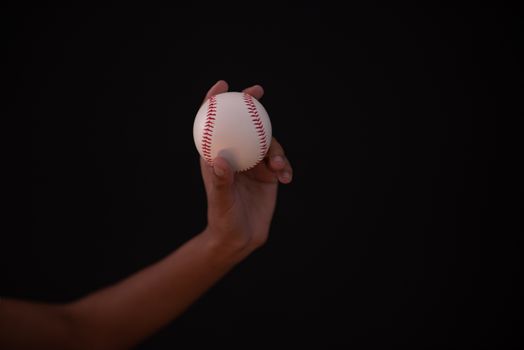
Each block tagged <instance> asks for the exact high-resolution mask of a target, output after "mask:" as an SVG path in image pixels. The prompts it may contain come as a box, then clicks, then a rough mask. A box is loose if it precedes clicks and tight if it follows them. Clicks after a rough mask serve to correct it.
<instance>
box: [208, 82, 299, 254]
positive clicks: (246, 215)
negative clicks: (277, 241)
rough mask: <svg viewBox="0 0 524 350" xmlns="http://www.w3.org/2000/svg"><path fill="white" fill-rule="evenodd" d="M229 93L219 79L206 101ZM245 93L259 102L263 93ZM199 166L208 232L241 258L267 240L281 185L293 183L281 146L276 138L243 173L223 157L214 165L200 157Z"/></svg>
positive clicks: (254, 88) (257, 88) (249, 90)
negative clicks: (262, 157) (204, 195)
mask: <svg viewBox="0 0 524 350" xmlns="http://www.w3.org/2000/svg"><path fill="white" fill-rule="evenodd" d="M227 90H228V84H227V83H226V82H225V81H223V80H220V81H219V82H217V83H216V84H215V85H214V86H213V87H211V89H210V90H209V91H208V93H207V95H206V98H205V100H206V99H208V98H209V97H211V96H213V95H216V94H219V93H222V92H226V91H227ZM244 92H245V93H248V94H250V95H251V96H253V97H254V98H256V99H258V100H259V99H260V98H262V96H263V94H264V90H263V89H262V87H261V86H259V85H255V86H252V87H249V88H247V89H245V90H244ZM200 166H201V170H202V177H203V180H204V186H205V189H206V195H207V204H208V212H207V219H208V224H207V227H206V230H205V233H206V234H208V235H210V236H211V237H212V238H213V240H214V241H215V242H218V243H219V245H220V246H221V247H228V248H230V247H231V248H233V250H234V251H235V252H237V253H239V254H240V255H241V256H245V255H247V254H249V253H251V252H252V251H253V250H255V249H256V248H258V247H260V246H261V245H263V244H264V243H265V242H266V240H267V238H268V234H269V228H270V224H271V220H272V217H273V213H274V210H275V205H276V200H277V190H278V185H279V183H283V184H288V183H290V182H291V180H292V177H293V170H292V168H291V165H290V164H289V162H288V160H287V158H286V156H285V153H284V150H283V149H282V146H281V145H280V144H279V143H278V142H277V141H276V140H275V138H274V137H273V139H272V141H271V145H270V148H269V150H268V153H267V155H266V157H265V158H264V159H263V160H262V161H261V162H260V163H259V164H258V165H256V166H255V167H254V168H252V169H250V170H247V171H244V172H240V173H239V172H235V171H234V170H233V169H232V168H231V166H230V165H229V163H228V162H227V160H226V159H224V158H222V157H217V158H215V159H214V161H213V166H211V165H209V164H208V163H207V162H206V161H205V160H204V159H202V158H200Z"/></svg>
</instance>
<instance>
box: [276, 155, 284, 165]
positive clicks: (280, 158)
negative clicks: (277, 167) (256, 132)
mask: <svg viewBox="0 0 524 350" xmlns="http://www.w3.org/2000/svg"><path fill="white" fill-rule="evenodd" d="M273 161H274V162H275V163H278V164H284V158H282V156H274V157H273Z"/></svg>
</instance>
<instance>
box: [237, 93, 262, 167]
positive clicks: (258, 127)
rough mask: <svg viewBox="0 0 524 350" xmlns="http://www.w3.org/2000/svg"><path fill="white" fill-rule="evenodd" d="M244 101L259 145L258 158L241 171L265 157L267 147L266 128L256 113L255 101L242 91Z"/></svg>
mask: <svg viewBox="0 0 524 350" xmlns="http://www.w3.org/2000/svg"><path fill="white" fill-rule="evenodd" d="M244 103H245V104H246V108H247V111H248V113H249V115H250V117H251V121H252V122H253V126H254V127H255V131H256V132H257V136H258V142H259V146H260V147H259V154H258V159H257V161H256V162H255V164H254V165H252V166H251V167H248V168H246V169H242V171H245V170H248V169H251V168H253V167H254V166H255V165H257V164H258V163H259V162H260V161H261V160H262V159H263V158H264V157H265V155H266V153H267V150H268V147H269V145H268V140H267V135H266V130H265V129H264V124H263V123H262V120H261V119H260V116H259V114H258V110H257V106H256V105H255V102H254V101H253V97H252V96H251V95H249V94H246V93H244Z"/></svg>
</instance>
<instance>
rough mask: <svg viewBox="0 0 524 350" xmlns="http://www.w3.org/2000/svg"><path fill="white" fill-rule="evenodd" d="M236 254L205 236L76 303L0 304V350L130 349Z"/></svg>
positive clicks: (228, 265)
mask: <svg viewBox="0 0 524 350" xmlns="http://www.w3.org/2000/svg"><path fill="white" fill-rule="evenodd" d="M237 248H241V247H237ZM237 248H235V247H232V246H230V247H226V246H224V245H221V244H220V243H218V242H217V241H216V240H214V238H213V237H212V236H211V235H210V234H209V232H207V231H204V232H202V233H201V234H199V235H198V236H196V237H195V238H193V239H191V240H190V241H188V242H187V243H186V244H184V245H183V246H182V247H180V248H179V249H177V250H176V251H175V252H173V253H172V254H171V255H169V256H167V257H166V258H164V259H163V260H161V261H159V262H158V263H156V264H153V265H151V266H149V267H147V268H145V269H144V270H142V271H139V272H137V273H136V274H134V275H132V276H130V277H129V278H127V279H125V280H123V281H121V282H119V283H117V284H115V285H113V286H110V287H107V288H104V289H102V290H100V291H97V292H95V293H93V294H90V295H88V296H86V297H84V298H82V299H80V300H79V301H77V302H73V303H71V304H67V305H46V304H41V303H34V302H26V301H19V300H10V299H5V300H2V301H1V303H0V348H2V349H4V348H5V349H19V348H35V349H36V348H38V349H79V348H85V349H127V348H130V347H131V346H133V345H134V344H136V343H138V342H139V341H141V340H142V339H144V338H146V337H147V336H149V335H150V334H152V333H153V332H154V331H156V330H158V329H159V328H160V327H162V326H164V325H165V324H167V323H168V322H169V321H171V320H172V319H174V318H176V317H177V316H178V315H180V314H181V313H182V312H184V311H185V310H186V308H187V307H188V306H189V305H191V304H192V303H193V302H194V301H195V300H196V299H197V298H198V297H200V296H201V295H202V294H203V293H204V292H205V291H206V290H207V289H209V287H211V286H212V285H213V284H214V283H215V282H216V281H217V280H218V279H220V278H221V277H222V276H223V275H224V274H225V273H226V272H228V271H229V270H230V269H231V268H232V267H233V266H234V265H235V264H236V263H237V262H239V261H240V260H241V259H242V258H243V257H244V256H245V254H246V253H247V252H244V251H242V249H237Z"/></svg>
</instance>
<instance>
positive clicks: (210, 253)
mask: <svg viewBox="0 0 524 350" xmlns="http://www.w3.org/2000/svg"><path fill="white" fill-rule="evenodd" d="M227 90H228V84H227V83H226V82H225V81H223V80H220V81H218V82H217V83H216V84H215V85H214V86H212V87H211V88H210V89H209V91H208V93H207V95H206V96H205V99H207V98H209V97H210V96H212V95H214V94H218V93H221V92H225V91H227ZM244 92H246V93H248V94H250V95H252V96H253V97H255V98H256V99H261V98H262V96H263V94H264V90H263V89H262V87H261V86H259V85H255V86H252V87H249V88H247V89H245V90H244ZM205 99H204V101H205ZM200 166H201V171H202V178H203V182H204V187H205V190H206V196H207V204H208V209H207V219H208V222H207V226H206V228H205V229H204V230H203V231H202V232H200V233H199V234H197V235H195V237H193V238H192V239H190V240H189V241H187V242H186V243H185V244H183V245H182V246H180V247H179V248H178V249H176V250H175V251H173V252H172V253H171V254H170V255H168V256H167V257H165V258H164V259H162V260H160V261H158V262H156V263H154V264H152V265H150V266H148V267H146V268H144V269H143V270H140V271H138V272H136V273H135V274H133V275H131V276H129V277H128V278H126V279H124V280H122V281H119V282H118V283H116V284H114V285H111V286H107V287H105V288H102V289H100V290H97V291H95V292H93V293H91V294H88V295H86V296H84V297H82V298H80V299H78V300H76V301H74V302H71V303H66V304H46V303H39V302H35V301H30V300H17V299H1V300H0V348H2V349H54V350H58V349H129V348H131V347H133V346H135V345H137V344H138V343H140V342H141V341H142V340H144V339H145V338H147V337H148V336H150V335H152V334H153V333H155V332H156V331H158V330H159V329H160V328H162V327H163V326H165V325H167V324H168V323H169V322H171V321H173V320H174V319H176V318H177V317H178V316H180V315H181V314H182V313H183V312H184V311H185V310H186V309H187V308H188V307H190V306H191V304H193V303H194V302H195V301H196V300H197V299H198V298H199V297H200V296H202V295H203V294H204V293H205V292H206V291H207V290H208V289H209V288H210V287H211V286H213V285H214V284H215V283H216V282H217V281H218V280H220V279H221V278H222V277H223V276H224V275H226V274H227V273H228V272H229V271H230V270H231V269H232V268H233V267H234V266H235V265H237V264H238V263H240V262H241V261H242V260H243V259H245V258H246V257H248V256H249V255H250V254H251V253H252V252H253V251H254V250H256V249H257V248H259V247H261V246H262V245H263V244H264V243H265V242H266V240H267V238H268V234H269V228H270V224H271V220H272V217H273V213H274V210H275V205H276V200H277V192H278V186H279V184H288V183H290V182H291V180H292V176H293V170H292V167H291V165H290V163H289V161H288V160H287V158H286V155H285V153H284V150H283V148H282V147H281V145H280V144H279V143H278V141H277V140H276V139H275V138H273V139H272V142H271V146H270V148H269V151H268V154H267V156H266V158H265V159H264V160H263V161H262V162H261V163H259V164H258V165H257V166H256V167H254V168H252V169H250V170H248V171H246V172H242V173H237V172H234V171H233V170H232V169H231V167H230V166H229V164H228V163H227V161H226V160H225V159H223V158H220V157H218V158H216V159H215V160H214V162H213V166H211V165H209V164H207V163H206V162H205V161H204V160H203V159H200Z"/></svg>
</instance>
